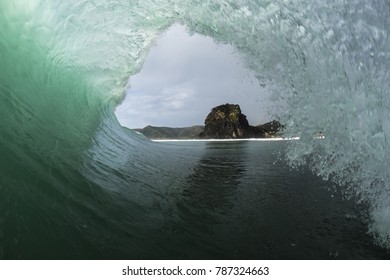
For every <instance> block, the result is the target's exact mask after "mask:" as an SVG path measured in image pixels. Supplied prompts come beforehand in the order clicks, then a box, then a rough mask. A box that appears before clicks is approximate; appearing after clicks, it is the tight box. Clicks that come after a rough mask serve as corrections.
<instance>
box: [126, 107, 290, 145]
mask: <svg viewBox="0 0 390 280" xmlns="http://www.w3.org/2000/svg"><path fill="white" fill-rule="evenodd" d="M282 129H283V126H282V125H281V124H280V123H279V122H278V121H275V120H274V121H272V122H268V123H265V124H262V125H258V126H251V125H249V123H248V120H247V118H246V116H245V115H244V114H242V113H241V108H240V106H239V105H237V104H228V103H227V104H224V105H220V106H217V107H214V108H213V109H212V110H211V112H210V113H209V114H208V115H207V117H206V119H205V122H204V126H201V125H196V126H191V127H180V128H176V127H175V128H172V127H156V126H150V125H148V126H146V127H144V128H141V129H134V130H135V131H138V132H140V133H142V134H143V135H145V136H146V137H147V138H150V139H155V140H163V139H245V138H272V137H281V133H282Z"/></svg>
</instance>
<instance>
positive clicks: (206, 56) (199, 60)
mask: <svg viewBox="0 0 390 280" xmlns="http://www.w3.org/2000/svg"><path fill="white" fill-rule="evenodd" d="M130 85H131V87H130V88H129V89H128V90H127V95H126V98H125V100H124V101H123V103H122V104H121V105H120V106H119V107H118V108H117V110H116V115H117V118H118V120H119V122H120V123H121V124H122V125H124V126H127V127H129V128H142V127H145V126H147V125H153V126H170V127H185V126H191V125H198V124H203V123H204V120H205V118H206V116H207V114H208V113H209V112H210V110H211V109H212V108H213V107H215V106H218V105H221V104H225V103H234V104H239V105H240V107H241V111H242V113H243V114H245V115H246V116H247V117H248V121H249V123H250V124H252V125H257V124H261V123H264V122H266V121H269V118H268V117H267V115H268V114H267V111H266V110H267V106H266V104H267V102H266V97H265V95H266V92H265V90H264V89H263V88H262V87H261V86H260V84H259V82H258V80H257V79H256V78H255V77H254V74H253V73H252V72H251V71H250V70H248V69H246V68H245V67H244V65H243V63H242V62H241V60H240V59H239V57H238V55H235V54H234V50H233V48H232V47H231V46H229V45H217V44H216V43H215V42H214V41H213V40H212V39H211V38H209V37H204V36H201V35H198V34H195V35H192V36H190V35H189V34H188V33H187V31H186V28H185V27H184V26H181V25H174V26H172V27H171V28H170V29H169V30H168V31H167V32H166V33H164V34H163V35H162V36H161V38H159V39H158V40H157V41H156V44H155V46H153V47H152V48H151V50H150V53H149V55H148V57H147V59H146V61H145V63H144V66H143V68H142V70H141V72H140V73H138V74H137V75H135V76H132V77H130Z"/></svg>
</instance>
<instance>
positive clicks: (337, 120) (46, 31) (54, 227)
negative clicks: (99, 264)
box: [0, 0, 390, 258]
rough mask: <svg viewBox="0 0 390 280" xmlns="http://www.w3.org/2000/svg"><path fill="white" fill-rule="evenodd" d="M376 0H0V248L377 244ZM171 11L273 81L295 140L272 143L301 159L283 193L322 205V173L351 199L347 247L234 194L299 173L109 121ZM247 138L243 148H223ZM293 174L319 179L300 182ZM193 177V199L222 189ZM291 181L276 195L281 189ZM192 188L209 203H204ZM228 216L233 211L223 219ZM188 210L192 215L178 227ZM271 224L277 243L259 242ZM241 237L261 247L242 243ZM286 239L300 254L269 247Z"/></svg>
mask: <svg viewBox="0 0 390 280" xmlns="http://www.w3.org/2000/svg"><path fill="white" fill-rule="evenodd" d="M388 13H389V4H388V3H387V2H384V1H370V3H367V1H363V0H362V1H354V2H353V3H347V2H345V1H332V2H315V3H313V2H310V1H304V0H302V1H294V2H293V1H240V2H237V1H191V2H189V1H179V0H177V1H157V0H155V1H142V2H137V1H109V2H107V1H99V0H97V1H73V0H70V1H50V2H48V1H40V0H33V1H28V3H26V1H21V0H16V1H6V0H0V63H1V65H2V67H1V69H0V117H1V120H2V121H1V122H0V172H1V176H0V257H2V258H154V257H155V258H170V257H178V258H198V257H199V258H203V257H205V258H234V257H237V258H241V257H242V258H245V257H247V258H252V257H253V258H257V257H259V258H260V257H261V258H262V257H264V258H268V257H269V258H284V257H285V258H300V257H302V256H310V257H311V258H327V257H329V256H340V257H341V258H365V257H367V258H383V257H384V258H387V255H386V253H384V251H383V250H387V249H386V248H388V247H389V244H390V243H389V238H390V219H389V217H390V214H389V213H390V210H389V209H390V190H389V185H388V182H389V179H390V173H389V170H390V168H389V162H390V158H389V154H388V153H387V152H386V151H387V150H388V148H389V139H390V135H389V133H390V114H389V109H388V108H389V103H390V99H389V95H388V94H387V93H388V89H389V84H388V81H389V80H390V79H389V71H388V69H389V61H390V60H389V53H390V52H389V46H390V44H389V42H388V40H389V39H388V36H387V33H388V26H390V22H389V19H390V17H389V14H388ZM175 23H179V24H182V25H185V26H187V27H188V29H189V32H194V33H199V34H202V35H206V36H210V37H212V38H213V39H214V40H215V41H216V42H217V43H219V42H220V43H225V44H231V45H232V46H233V47H234V48H235V50H236V52H237V53H238V55H240V56H241V58H242V60H243V61H244V63H245V64H246V66H247V67H248V68H250V69H251V70H252V71H254V72H255V73H256V76H257V78H258V79H259V81H261V83H264V84H266V87H267V89H268V91H269V92H270V93H272V94H273V102H274V104H273V105H274V106H275V107H279V106H282V107H283V108H286V110H285V112H283V113H281V114H279V115H278V116H275V117H279V118H280V120H281V122H282V123H285V124H286V134H287V135H298V136H300V139H301V140H300V141H293V142H290V143H289V144H286V145H287V147H284V148H283V152H280V154H281V158H282V159H283V162H286V163H287V164H288V166H290V167H301V168H302V169H305V170H306V173H305V175H304V176H303V177H302V178H300V179H299V180H296V181H294V182H295V183H294V184H293V188H292V189H290V188H289V189H287V190H284V191H282V193H284V194H289V191H290V190H293V189H294V188H298V189H297V192H298V193H299V192H301V191H302V192H303V190H304V194H309V193H310V192H311V191H313V192H314V193H313V195H314V196H317V195H318V196H320V197H321V198H322V199H324V200H322V201H323V202H324V203H323V204H319V205H321V209H327V208H326V207H328V206H329V207H331V205H333V204H334V203H336V202H337V203H338V201H339V200H338V199H336V198H332V197H330V198H329V197H328V196H327V195H328V194H329V192H328V190H327V189H328V188H329V186H330V187H331V188H333V185H334V186H336V187H335V188H336V189H337V192H338V193H341V194H342V196H343V197H345V198H350V199H351V200H350V201H349V202H348V201H344V200H340V201H339V203H340V205H343V206H340V207H341V208H340V217H344V216H343V215H344V214H346V213H347V214H348V213H349V212H348V211H349V210H348V209H352V208H353V209H355V208H356V209H358V210H356V211H357V214H356V215H355V214H353V215H352V214H351V215H352V216H348V217H354V218H352V219H350V220H352V221H353V222H351V223H352V224H353V225H352V224H349V226H347V228H348V229H346V232H347V234H346V235H345V238H342V239H341V240H340V244H342V245H340V246H341V247H343V246H344V247H347V248H348V249H345V248H344V247H343V248H341V249H340V248H339V247H337V246H334V245H333V244H334V242H336V241H335V240H338V239H337V237H335V236H336V235H337V234H336V235H334V236H333V239H332V238H331V240H333V241H323V240H320V238H319V237H318V236H322V235H321V234H323V233H322V232H321V233H318V232H316V231H315V229H316V225H317V224H316V222H308V224H305V226H301V222H300V221H297V222H292V221H293V220H292V219H287V218H286V217H284V216H283V214H285V213H284V212H282V213H279V212H278V211H277V209H278V208H273V209H274V210H270V211H271V212H272V213H273V214H272V215H268V217H270V216H272V217H273V219H272V221H274V222H272V223H271V222H270V221H269V220H268V221H267V219H266V217H267V215H265V214H264V213H263V212H261V205H263V204H262V202H264V201H263V200H262V198H260V197H258V196H255V195H253V196H249V197H247V199H249V200H250V199H255V198H257V199H259V200H258V201H253V203H252V204H251V203H249V201H245V200H241V199H244V198H243V197H244V196H245V195H244V194H243V193H245V191H243V190H244V189H248V188H250V187H251V186H257V188H255V189H254V190H249V189H248V190H247V193H248V194H247V196H248V195H249V194H250V192H251V191H256V190H257V189H259V190H260V189H262V188H261V186H260V185H259V184H258V183H259V181H261V180H264V178H268V179H269V180H271V178H274V179H272V182H273V184H274V185H275V184H276V186H277V185H278V184H282V183H277V182H278V180H279V179H280V180H281V182H284V181H285V179H286V177H287V178H289V177H291V176H298V177H299V176H300V175H298V174H301V173H299V172H298V173H294V174H295V175H293V174H290V173H288V172H287V171H282V170H279V172H280V174H279V173H274V171H275V170H278V169H270V170H268V171H269V172H270V174H272V176H268V175H266V173H262V172H263V171H262V170H263V169H262V168H263V167H262V162H257V161H251V159H250V155H251V153H252V152H250V153H248V154H246V156H243V157H239V155H236V158H237V159H240V160H241V161H239V162H236V163H231V162H230V160H231V159H229V157H228V156H227V159H228V161H227V162H225V158H224V157H221V156H217V155H215V154H213V153H214V152H212V151H215V153H218V152H221V149H220V148H219V147H214V148H210V147H206V146H205V147H198V146H196V147H188V146H186V145H184V144H183V145H182V146H177V145H176V146H175V145H170V144H164V145H163V144H157V143H150V142H148V141H147V140H145V139H143V138H142V137H140V136H138V135H137V134H135V133H132V132H127V131H125V130H123V129H122V128H121V127H120V125H119V123H118V121H117V120H116V118H115V116H114V110H115V107H116V106H117V105H118V104H120V102H121V100H122V99H123V98H124V92H125V89H126V83H127V79H128V77H129V76H130V75H132V74H135V73H137V72H139V71H140V69H141V67H142V64H143V62H144V60H145V56H146V55H147V53H148V51H149V49H150V47H151V45H152V44H153V42H154V40H155V39H156V38H157V37H158V36H159V35H160V34H161V33H162V32H164V31H165V30H167V29H168V28H169V27H170V26H171V25H173V24H175ZM318 131H322V132H323V133H324V134H325V135H326V138H325V139H323V140H322V141H317V140H315V139H313V135H315V133H317V132H318ZM260 144H261V143H257V144H256V145H260ZM263 144H264V143H263ZM250 145H255V144H250ZM250 145H249V146H250ZM273 145H276V146H277V145H279V144H273ZM251 149H254V150H256V149H255V148H253V147H252V148H249V150H251ZM258 150H259V151H262V149H261V148H258ZM270 150H272V151H274V149H273V148H272V149H270ZM276 150H278V149H276ZM247 152H248V148H245V147H236V148H234V149H233V151H231V153H233V154H234V153H244V154H245V153H247ZM262 152H264V151H262ZM275 152H276V153H278V152H277V151H275ZM257 157H258V158H262V155H261V154H259V155H258V156H257ZM270 157H271V156H270ZM213 158H215V159H213ZM236 158H234V160H235V159H236ZM234 160H233V161H234ZM274 160H276V158H275V159H272V161H274ZM247 162H251V164H246V163H247ZM290 167H287V166H286V167H285V170H289V168H290ZM213 170H214V172H213ZM307 170H310V172H314V173H315V175H316V176H318V177H315V176H312V175H309V174H310V172H308V171H307ZM223 172H226V174H225V176H224V177H222V178H221V177H219V176H217V175H218V174H219V173H223ZM197 174H199V175H197ZM248 174H251V175H250V176H251V177H250V179H249V177H248V176H249V175H248ZM307 176H309V177H310V178H316V179H315V180H318V182H317V181H316V182H317V183H315V184H313V185H308V186H306V187H305V186H301V183H303V182H306V181H307V180H309V179H307V178H308V177H307ZM200 178H203V179H200ZM225 178H226V179H229V180H227V181H226V182H225V181H224V179H225ZM283 178H284V179H283ZM319 178H322V179H323V180H325V181H326V180H327V181H326V183H325V182H323V181H321V180H320V179H319ZM276 179H278V180H276ZM282 179H283V180H284V181H283V180H282ZM310 180H311V179H310ZM310 180H309V181H310ZM313 180H314V179H313ZM255 182H256V183H255ZM298 182H300V183H298ZM283 184H285V183H283ZM283 184H282V185H283ZM271 185H272V184H271ZM274 185H273V187H272V188H275V186H274ZM196 186H198V187H199V188H203V189H204V191H205V192H206V193H205V194H204V195H205V196H206V197H208V196H209V194H208V193H207V191H206V190H209V189H210V188H211V187H212V186H216V189H215V191H216V190H218V191H217V192H216V193H218V194H219V195H220V194H221V188H222V189H225V190H226V196H227V198H226V199H225V198H223V199H221V201H218V199H216V198H213V197H208V199H209V200H203V199H204V197H203V196H202V195H201V194H202V192H197V191H196ZM316 186H321V187H319V188H317V187H316ZM237 189H239V190H240V191H242V192H243V193H242V194H241V195H242V196H239V195H238V192H237ZM337 192H336V193H337ZM262 193H263V194H264V192H262ZM296 195H298V194H291V195H288V197H289V198H290V199H289V200H288V201H291V200H294V199H292V198H291V197H295V196H296ZM302 195H303V194H302ZM334 195H336V194H334ZM180 196H181V197H180ZM290 196H291V197H290ZM298 196H299V195H298ZM279 198H280V199H281V201H284V200H287V198H286V197H285V195H280V196H279ZM271 200H272V199H271ZM271 200H269V201H271ZM206 201H209V202H210V203H211V206H210V205H208V206H210V207H211V208H210V209H209V210H208V211H209V213H208V212H207V211H206V212H203V211H205V210H202V209H203V208H202V207H205V205H202V203H204V202H206ZM281 201H279V200H276V202H272V205H273V206H275V205H277V204H278V203H280V202H281ZM298 201H300V203H298V205H299V206H300V207H298V209H300V210H299V211H298V210H297V211H298V212H297V214H298V215H294V217H297V216H299V215H303V214H302V213H303V212H302V211H303V209H304V208H303V207H304V203H303V201H306V198H304V197H302V198H301V199H298ZM197 203H199V204H200V205H199V207H200V208H199V207H197ZM239 203H241V205H242V206H241V208H240V206H238V204H239ZM214 204H215V206H213V205H214ZM344 204H345V205H344ZM250 205H252V206H251V207H252V208H251V209H246V208H245V207H244V206H248V207H249V206H250ZM265 205H267V204H265ZM229 207H232V208H231V209H230V208H229ZM286 207H288V206H286ZM311 207H314V206H313V205H311V206H310V205H309V206H308V209H310V208H311ZM343 207H346V208H343ZM350 207H352V208H350ZM220 208H221V209H220ZM207 209H208V208H207ZM227 209H230V210H227ZM233 209H234V211H236V212H232V211H233ZM267 209H268V208H267ZM270 209H272V207H271V206H270ZM255 210H258V211H259V213H256V211H255ZM263 210H264V209H263ZM218 211H221V212H218ZM240 211H241V212H240ZM245 211H249V212H248V213H250V214H248V215H244V213H245ZM354 211H355V210H354ZM291 212H293V210H291ZM309 212H310V213H313V215H314V214H315V213H316V212H315V211H309ZM336 212H337V211H336ZM187 214H188V215H190V214H191V215H190V216H186V215H187ZM317 214H318V213H317ZM317 214H316V215H314V216H316V217H317V219H320V218H319V217H321V215H317ZM261 215H265V216H264V217H263V218H260V217H261ZM348 215H349V214H348ZM199 217H202V218H203V220H202V219H200V218H199ZM252 217H253V218H252ZM355 217H356V218H355ZM217 218H218V219H219V218H221V219H222V220H218V219H217ZM240 218H241V219H244V218H247V220H245V219H244V220H245V221H246V223H244V225H243V226H240V227H237V223H238V220H239V219H240ZM186 219H187V220H186ZM193 219H194V220H201V221H203V222H204V223H203V226H202V227H201V226H200V225H196V224H194V225H192V224H191V222H192V220H193ZM251 219H254V220H255V221H256V222H257V220H256V219H260V221H263V220H261V219H265V221H266V222H267V223H268V225H269V227H267V226H266V227H265V228H267V229H269V232H268V233H266V234H265V235H261V232H263V230H265V229H264V227H263V224H261V223H260V222H259V223H260V225H261V226H257V224H256V225H255V224H253V225H251V222H253V221H254V220H251ZM313 219H314V218H313ZM340 219H341V220H338V222H336V223H335V224H333V223H334V222H333V219H330V221H329V222H328V223H329V224H330V226H329V227H325V228H327V230H329V231H331V232H332V234H335V233H339V230H338V228H340V227H341V228H343V225H344V220H343V219H342V218H340ZM336 220H337V219H336ZM216 221H217V222H218V221H219V222H220V224H218V223H217V222H216ZM221 221H222V222H221ZM286 221H288V222H286ZM214 222H215V223H214ZM253 223H254V222H253ZM273 223H276V224H277V225H275V224H273ZM290 223H291V224H290ZM286 224H287V225H288V231H290V232H291V228H294V229H295V230H296V231H297V233H295V231H293V232H292V233H291V234H289V235H288V236H291V238H289V237H287V235H283V236H279V233H280V232H283V231H287V229H286V227H284V225H286ZM218 225H220V226H219V227H218ZM358 225H359V226H358ZM246 227H248V230H246V231H245V232H244V233H243V232H242V228H246ZM322 227H323V226H322V224H321V226H320V228H322ZM271 228H272V230H271ZM189 229H191V230H189ZM233 229H235V231H234V230H233ZM300 229H302V230H300ZM310 229H311V231H310ZM351 229H356V231H355V230H354V231H351ZM240 230H241V231H240ZM305 231H309V235H310V234H311V233H312V235H310V236H317V237H313V238H314V239H317V241H318V242H317V241H316V242H314V241H313V242H314V244H315V245H313V244H312V243H310V242H309V241H307V240H306V239H305V241H304V243H305V244H306V245H307V247H310V248H312V251H310V250H309V251H310V252H308V251H306V249H302V247H300V246H299V245H298V244H302V243H299V242H298V241H299V240H298V241H297V239H299V238H298V236H300V234H301V233H302V232H305ZM232 232H233V233H232ZM265 232H267V230H265ZM355 233H356V234H358V236H356V235H355ZM245 234H248V235H250V236H253V239H251V238H249V237H248V236H245ZM347 235H349V238H347V237H346V236H347ZM222 236H224V237H222ZM230 236H232V237H230ZM274 236H275V238H276V240H277V241H275V242H273V243H272V242H271V244H268V243H267V242H270V241H269V240H270V239H271V237H274ZM234 237H236V238H237V239H236V241H234ZM244 237H245V238H244ZM279 237H280V238H279ZM256 238H259V240H257V239H256ZM302 238H303V237H302ZM290 239H291V240H290ZM348 239H349V240H358V241H356V242H358V245H356V246H355V247H354V246H353V244H354V243H348ZM226 240H227V241H226ZM245 240H248V243H246V242H244V241H245ZM254 240H257V241H258V243H256V244H259V245H256V246H263V247H256V246H255V248H257V249H258V250H257V251H256V252H252V251H250V250H249V249H247V250H244V249H240V248H249V247H250V246H249V244H254ZM287 240H288V242H287ZM225 241H226V242H225ZM228 241H229V242H230V243H229V242H228ZM354 242H355V241H354ZM241 243H242V245H241ZM287 243H290V244H295V245H291V247H293V248H297V249H299V250H300V253H296V254H295V253H289V252H290V251H288V250H287V249H286V250H287V251H286V250H284V249H283V248H279V247H278V244H287ZM183 244H185V246H184V245H183ZM221 244H225V245H226V244H229V246H227V245H226V247H223V246H222V248H221ZM261 244H262V245H261ZM272 244H274V245H272ZM275 244H276V245H275ZM320 244H322V245H321V246H320ZM347 244H348V245H347ZM362 244H364V245H362ZM182 245H183V246H182ZM180 246H181V247H180ZM240 246H242V247H240ZM245 246H247V247H245ZM275 246H276V248H278V249H275V250H274V251H273V250H271V249H270V250H266V249H264V248H266V247H267V248H273V247H275ZM280 246H282V245H280ZM286 246H287V245H286ZM357 247H359V248H361V247H362V248H365V249H362V250H363V251H359V250H357V249H356V248H357ZM259 248H263V249H264V250H260V249H259ZM286 248H287V247H286ZM288 248H290V247H288ZM318 248H322V249H318ZM338 248H339V249H338ZM381 248H382V249H381ZM299 250H298V251H299ZM329 250H330V251H331V254H330V253H329ZM244 251H247V253H246V254H244V253H242V252H244ZM251 252H252V253H251ZM261 252H263V253H264V255H262V253H261ZM275 252H276V253H275ZM329 254H330V255H329Z"/></svg>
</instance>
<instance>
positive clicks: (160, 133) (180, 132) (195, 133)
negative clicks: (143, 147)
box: [133, 125, 204, 139]
mask: <svg viewBox="0 0 390 280" xmlns="http://www.w3.org/2000/svg"><path fill="white" fill-rule="evenodd" d="M203 129H204V126H202V125H194V126H191V127H159V126H151V125H148V126H146V127H144V128H137V129H133V130H135V131H138V132H140V133H142V134H143V135H145V136H146V137H147V138H149V139H199V134H200V133H201V132H203Z"/></svg>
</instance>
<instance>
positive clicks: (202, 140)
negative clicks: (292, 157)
mask: <svg viewBox="0 0 390 280" xmlns="http://www.w3.org/2000/svg"><path fill="white" fill-rule="evenodd" d="M150 140H151V141H153V142H242V141H258V142H271V141H293V140H299V137H289V138H276V137H275V138H242V139H241V138H240V139H150Z"/></svg>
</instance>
